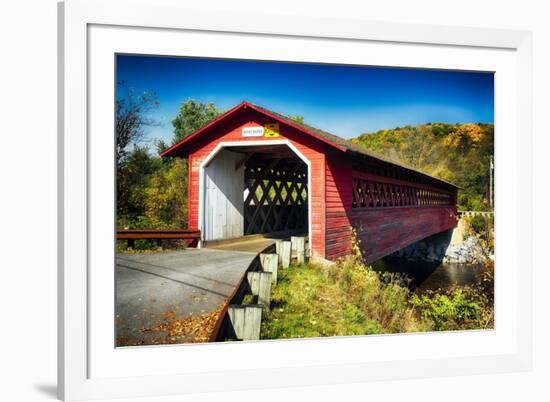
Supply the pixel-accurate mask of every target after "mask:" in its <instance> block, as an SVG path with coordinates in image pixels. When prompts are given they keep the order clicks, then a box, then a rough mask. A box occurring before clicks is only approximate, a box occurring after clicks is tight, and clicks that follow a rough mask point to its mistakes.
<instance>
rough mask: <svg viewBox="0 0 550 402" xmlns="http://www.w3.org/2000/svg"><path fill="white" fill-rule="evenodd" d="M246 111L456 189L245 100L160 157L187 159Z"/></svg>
mask: <svg viewBox="0 0 550 402" xmlns="http://www.w3.org/2000/svg"><path fill="white" fill-rule="evenodd" d="M247 109H251V110H254V111H256V112H258V113H260V114H263V115H265V116H267V117H269V118H272V119H273V120H275V121H277V122H279V123H282V124H285V125H287V126H290V127H293V128H295V129H297V130H299V131H300V132H302V133H304V134H306V135H308V136H311V137H314V138H316V139H318V140H320V141H322V142H324V143H326V144H328V145H330V146H331V147H333V148H335V149H337V150H339V151H341V152H344V153H347V154H350V155H354V156H359V157H368V158H372V159H375V160H378V161H381V162H383V163H385V164H388V165H390V166H394V167H398V168H400V169H403V170H405V171H407V172H410V173H413V174H414V175H418V176H421V177H422V178H424V179H428V180H429V181H432V182H437V183H438V184H440V185H443V186H444V187H453V188H458V186H456V185H454V184H452V183H449V182H447V181H445V180H442V179H439V178H437V177H434V176H430V175H428V174H426V173H424V172H421V171H419V170H416V169H413V168H411V167H410V166H407V165H405V164H403V163H400V162H396V161H394V160H391V159H389V158H387V157H385V156H382V155H380V154H378V153H376V152H373V151H371V150H370V149H368V148H366V147H364V146H362V145H360V144H355V143H353V142H352V141H350V140H346V139H344V138H342V137H339V136H337V135H334V134H331V133H329V132H326V131H323V130H321V129H318V128H316V127H312V126H310V125H309V124H305V123H301V122H297V121H295V120H293V119H291V118H289V117H287V116H284V115H282V114H280V113H276V112H273V111H271V110H268V109H266V108H263V107H261V106H258V105H255V104H253V103H250V102H247V101H243V102H241V103H239V104H238V105H237V106H235V107H233V108H231V109H229V110H228V111H226V112H225V113H223V114H221V115H220V116H219V117H217V118H216V119H214V120H212V121H211V122H209V123H207V124H206V125H204V126H203V127H201V128H199V129H198V130H197V131H195V132H194V133H192V134H191V135H189V136H187V137H186V138H184V139H183V140H181V141H180V142H178V143H176V144H174V145H172V146H171V147H170V148H168V149H166V150H165V151H164V152H162V153H161V156H163V157H164V156H168V157H178V156H180V157H185V156H187V155H188V147H189V145H191V144H193V142H195V141H196V140H197V138H198V137H199V136H201V135H202V134H205V133H206V132H210V131H211V130H214V129H215V128H217V127H218V126H220V125H221V124H222V123H223V121H225V120H226V119H228V118H229V117H230V116H233V115H235V114H237V113H239V112H241V111H243V110H247Z"/></svg>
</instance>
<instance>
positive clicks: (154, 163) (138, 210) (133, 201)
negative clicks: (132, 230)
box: [116, 145, 162, 226]
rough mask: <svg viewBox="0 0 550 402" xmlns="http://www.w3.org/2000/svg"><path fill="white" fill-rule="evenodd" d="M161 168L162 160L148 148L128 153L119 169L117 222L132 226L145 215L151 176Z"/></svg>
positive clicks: (141, 147)
mask: <svg viewBox="0 0 550 402" xmlns="http://www.w3.org/2000/svg"><path fill="white" fill-rule="evenodd" d="M161 168H162V161H161V159H160V158H158V157H152V156H151V155H150V153H149V149H148V148H147V147H144V146H139V145H136V146H134V148H133V149H132V151H130V152H129V153H128V155H127V156H126V158H125V160H124V164H123V165H122V166H121V167H120V168H118V169H117V197H116V198H117V220H118V221H119V222H120V224H121V225H123V226H128V225H129V224H130V225H131V223H130V222H132V221H135V220H136V219H138V218H139V217H140V216H143V215H144V211H145V202H146V198H147V187H148V186H149V179H150V176H151V175H152V174H153V173H154V172H156V171H158V170H159V169H161Z"/></svg>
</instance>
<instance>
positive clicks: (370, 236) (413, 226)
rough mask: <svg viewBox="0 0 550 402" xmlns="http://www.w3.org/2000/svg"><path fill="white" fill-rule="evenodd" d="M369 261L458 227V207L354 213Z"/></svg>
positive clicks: (355, 225) (360, 211) (352, 218)
mask: <svg viewBox="0 0 550 402" xmlns="http://www.w3.org/2000/svg"><path fill="white" fill-rule="evenodd" d="M350 220H351V223H352V225H353V226H354V227H356V228H357V231H358V238H359V240H360V241H361V249H362V250H363V253H364V256H365V258H366V260H367V262H372V261H376V260H378V259H380V258H382V257H384V256H386V255H388V254H391V253H393V252H394V251H397V250H399V249H401V248H403V247H406V246H408V245H409V244H412V243H415V242H417V241H419V240H422V239H424V238H426V237H428V236H430V235H433V234H435V233H439V232H443V231H445V230H449V229H452V228H454V227H455V226H456V207H453V206H448V207H440V206H434V207H393V208H370V209H369V208H365V209H356V210H353V211H351V213H350Z"/></svg>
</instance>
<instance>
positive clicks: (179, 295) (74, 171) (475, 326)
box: [59, 0, 532, 400]
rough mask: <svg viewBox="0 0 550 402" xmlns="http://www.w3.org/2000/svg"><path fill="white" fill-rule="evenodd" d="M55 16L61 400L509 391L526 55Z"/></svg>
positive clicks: (352, 36) (166, 16)
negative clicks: (412, 384)
mask: <svg viewBox="0 0 550 402" xmlns="http://www.w3.org/2000/svg"><path fill="white" fill-rule="evenodd" d="M130 5H131V8H132V10H133V11H132V13H131V14H129V13H127V12H125V10H127V9H128V7H129V6H130ZM59 16H60V22H59V41H60V54H59V57H60V62H59V75H60V88H59V102H60V109H59V110H60V118H59V155H60V156H59V166H60V167H59V176H60V183H61V184H60V187H59V195H60V198H59V199H60V204H59V212H60V214H59V216H60V222H59V236H60V251H59V261H60V265H59V285H60V286H59V289H60V291H59V345H60V346H59V393H60V397H61V398H63V399H66V400H73V399H93V398H105V397H111V398H114V397H124V396H128V397H129V396H134V397H137V396H157V395H158V396H160V395H168V394H177V393H191V392H206V391H222V390H227V391H229V390H238V389H248V388H264V387H272V386H274V385H273V384H277V386H285V387H287V386H297V385H314V384H327V383H344V382H357V381H368V380H379V379H398V378H414V377H427V376H438V375H460V374H472V373H489V372H491V373H496V372H509V371H519V370H527V369H529V368H530V366H531V316H530V286H531V283H530V281H531V252H530V244H531V240H530V239H531V220H532V219H531V204H530V203H531V172H530V163H529V160H530V152H531V151H530V146H531V120H530V119H531V115H530V113H531V35H530V33H528V32H516V31H505V30H488V29H477V28H475V29H474V28H457V27H443V26H426V25H407V24H398V23H380V22H377V23H371V22H365V21H338V20H334V21H325V20H318V19H313V18H300V19H298V18H297V17H290V16H289V17H282V16H275V15H273V16H268V17H269V18H266V16H262V17H261V18H260V16H255V15H245V14H234V15H227V14H224V15H212V14H208V15H207V14H202V13H200V12H199V11H196V10H195V11H192V10H187V9H185V8H183V7H182V6H181V5H180V4H179V3H178V2H177V1H171V0H161V1H156V2H148V1H140V2H135V1H134V2H131V3H130V2H129V1H125V0H117V1H86V0H73V1H67V2H65V3H62V4H60V6H59ZM520 257H521V258H520Z"/></svg>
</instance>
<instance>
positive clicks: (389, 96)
mask: <svg viewBox="0 0 550 402" xmlns="http://www.w3.org/2000/svg"><path fill="white" fill-rule="evenodd" d="M117 80H118V81H121V80H124V81H125V82H126V85H127V86H128V87H129V88H131V89H132V90H134V91H138V92H141V91H153V92H156V94H157V96H158V99H159V101H160V105H159V106H158V107H157V108H156V109H155V110H154V111H153V112H152V116H151V117H153V118H154V119H156V120H157V121H158V122H159V123H160V124H159V125H158V127H153V128H150V129H149V130H148V138H149V139H150V140H155V139H164V140H166V141H167V142H168V143H171V140H172V135H173V127H172V124H171V121H172V119H173V118H174V116H175V115H176V114H177V112H178V109H179V105H180V103H181V102H184V101H186V100H188V99H190V98H192V99H194V100H196V101H201V102H205V103H208V102H212V103H214V104H215V105H216V106H217V107H218V108H220V109H222V110H226V109H229V108H231V107H233V106H234V105H236V104H237V103H239V102H241V101H243V100H247V101H250V102H252V103H256V104H258V105H260V106H264V107H266V108H268V109H271V110H273V111H275V112H279V113H282V114H292V115H301V116H304V120H305V122H307V123H308V124H310V125H312V126H315V127H318V128H320V129H323V130H325V131H329V132H331V133H333V134H336V135H339V136H341V137H344V138H350V137H354V136H357V135H359V134H362V133H364V132H372V131H376V130H379V129H384V128H395V127H398V126H400V127H402V126H405V125H416V124H421V123H427V122H446V123H477V122H482V123H493V120H494V97H493V92H494V91H493V90H494V87H493V74H491V73H478V72H456V71H443V70H419V69H397V68H380V67H365V66H341V65H329V64H299V63H283V62H263V61H243V60H229V59H197V58H175V57H154V56H126V55H119V56H117Z"/></svg>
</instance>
